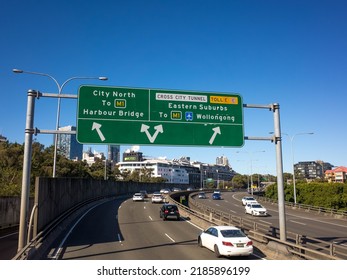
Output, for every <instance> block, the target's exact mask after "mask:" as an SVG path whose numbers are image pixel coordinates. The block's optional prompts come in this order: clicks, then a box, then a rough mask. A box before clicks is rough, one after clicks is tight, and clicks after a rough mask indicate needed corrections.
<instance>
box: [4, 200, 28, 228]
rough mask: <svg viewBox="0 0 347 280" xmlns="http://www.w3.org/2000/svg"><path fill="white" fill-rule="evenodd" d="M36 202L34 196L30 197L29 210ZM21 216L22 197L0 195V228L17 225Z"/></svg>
mask: <svg viewBox="0 0 347 280" xmlns="http://www.w3.org/2000/svg"><path fill="white" fill-rule="evenodd" d="M33 204H34V198H30V199H29V212H30V211H31V209H32V207H33ZM19 217H20V197H19V196H3V197H0V229H3V228H7V227H13V226H17V225H18V224H19Z"/></svg>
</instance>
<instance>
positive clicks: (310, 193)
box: [265, 181, 347, 210]
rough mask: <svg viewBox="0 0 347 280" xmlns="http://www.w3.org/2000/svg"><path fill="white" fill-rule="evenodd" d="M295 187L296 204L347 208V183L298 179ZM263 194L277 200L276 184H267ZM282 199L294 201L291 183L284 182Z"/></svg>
mask: <svg viewBox="0 0 347 280" xmlns="http://www.w3.org/2000/svg"><path fill="white" fill-rule="evenodd" d="M295 189H296V203H298V204H305V205H312V206H317V207H324V208H331V209H337V210H347V184H342V183H328V182H310V183H307V182H304V181H299V182H296V184H295ZM265 196H266V197H267V198H270V199H274V200H277V199H278V194H277V184H273V185H270V186H268V187H267V188H266V191H265ZM284 199H285V201H287V202H294V186H293V184H284Z"/></svg>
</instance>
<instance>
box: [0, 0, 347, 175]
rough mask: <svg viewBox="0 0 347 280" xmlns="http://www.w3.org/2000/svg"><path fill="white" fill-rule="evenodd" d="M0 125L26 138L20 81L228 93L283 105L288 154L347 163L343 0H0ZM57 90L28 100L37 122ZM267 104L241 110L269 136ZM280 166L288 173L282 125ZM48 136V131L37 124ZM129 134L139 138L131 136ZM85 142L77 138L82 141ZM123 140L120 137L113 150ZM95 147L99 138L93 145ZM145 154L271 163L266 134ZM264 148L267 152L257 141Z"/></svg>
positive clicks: (48, 122) (69, 110) (74, 88)
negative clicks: (235, 144)
mask: <svg viewBox="0 0 347 280" xmlns="http://www.w3.org/2000/svg"><path fill="white" fill-rule="evenodd" d="M0 4H1V8H0V30H1V32H0V34H1V52H0V55H1V60H0V84H1V91H0V96H1V105H2V106H1V107H0V110H1V111H0V112H1V121H0V133H1V134H3V135H4V136H6V137H7V138H8V140H9V141H10V142H19V143H23V142H24V127H25V115H26V101H27V98H26V92H27V90H28V89H37V90H40V91H41V92H57V86H56V85H55V84H54V82H53V81H52V80H51V79H49V78H47V77H42V76H37V75H29V74H14V73H12V69H13V68H19V69H23V70H26V71H34V72H41V73H47V74H49V75H51V76H53V77H54V78H55V79H56V80H58V82H59V83H63V82H64V81H65V80H67V79H68V78H70V77H76V76H88V77H89V76H107V77H108V78H109V80H108V81H106V82H102V81H97V80H95V81H94V80H93V81H90V80H89V81H86V80H73V81H70V82H69V83H68V84H66V86H65V87H64V91H63V92H64V93H70V94H77V92H78V88H79V86H80V85H82V84H94V85H105V86H125V87H145V88H164V89H175V90H193V91H212V92H236V93H238V94H240V95H241V96H242V98H243V102H244V103H246V104H262V105H263V104H272V103H279V104H280V116H281V129H282V132H283V133H286V134H288V135H290V136H294V135H296V134H298V133H306V132H313V133H314V134H313V135H297V136H295V138H294V141H293V146H294V158H295V162H298V161H310V160H323V161H326V162H330V163H331V164H333V165H336V166H341V165H344V166H347V156H346V155H347V151H346V144H345V143H346V139H347V130H346V127H345V121H346V115H347V113H346V104H347V102H346V101H347V91H346V90H347V78H346V77H347V75H346V74H347V18H346V14H347V2H346V1H343V0H341V1H339V0H326V1H325V0H324V1H323V0H322V1H320V0H311V1H309V0H300V1H297V0H291V1H276V0H273V1H272V0H264V1H255V0H253V1H252V0H239V1H237V0H229V1H220V0H211V1H210V0H206V1H203V0H201V1H198V0H184V1H183V0H182V1H181V0H177V1H164V0H162V1H159V0H157V1H155V0H147V1H134V0H133V1H132V0H129V1H88V4H86V2H85V1H72V0H69V1H65V0H61V1H54V2H53V1H30V0H29V1H27V0H26V1H24V0H19V1H3V0H1V1H0ZM61 105H62V107H61V119H60V124H61V125H62V126H65V125H75V124H76V108H77V101H76V100H63V101H62V104H61ZM56 108H57V100H56V99H50V98H42V99H39V100H37V101H36V110H35V124H34V126H35V127H37V128H39V129H54V128H55V119H56ZM273 130H274V125H273V114H272V112H270V111H268V110H260V109H247V108H246V109H245V110H244V132H245V135H246V136H266V137H267V136H269V132H271V131H273ZM283 137H284V138H283V167H284V171H285V172H291V163H292V158H291V149H290V141H289V138H288V137H286V135H284V136H283ZM36 139H37V141H39V142H41V143H42V144H44V145H45V146H49V145H51V144H52V142H53V136H52V135H43V134H40V135H37V136H36ZM134 145H136V143H134ZM88 147H89V146H88V145H86V146H85V149H87V148H88ZM129 147H130V146H122V151H124V150H125V149H128V148H129ZM93 149H97V150H99V151H104V150H105V146H104V145H100V146H96V147H95V146H93ZM140 150H141V151H142V152H143V153H144V155H148V156H153V157H158V156H166V157H167V158H169V159H172V158H177V157H180V156H190V157H191V159H193V160H199V161H202V162H206V163H215V159H216V157H217V156H222V155H224V156H227V157H228V158H229V161H230V164H231V166H232V167H233V168H234V169H235V170H236V171H238V172H241V173H249V172H250V166H251V164H250V159H251V158H252V169H253V172H259V173H271V174H275V173H276V158H275V145H274V144H272V143H271V142H269V141H246V142H245V145H244V146H243V147H242V148H222V147H221V148H206V147H196V148H195V147H166V146H141V149H140ZM259 151H265V152H261V153H260V152H259Z"/></svg>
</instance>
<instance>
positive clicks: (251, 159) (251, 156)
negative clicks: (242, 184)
mask: <svg viewBox="0 0 347 280" xmlns="http://www.w3.org/2000/svg"><path fill="white" fill-rule="evenodd" d="M245 152H246V153H248V154H249V156H250V161H251V194H252V195H253V163H252V162H253V154H254V153H265V151H255V152H249V151H245ZM236 153H240V151H237V152H236Z"/></svg>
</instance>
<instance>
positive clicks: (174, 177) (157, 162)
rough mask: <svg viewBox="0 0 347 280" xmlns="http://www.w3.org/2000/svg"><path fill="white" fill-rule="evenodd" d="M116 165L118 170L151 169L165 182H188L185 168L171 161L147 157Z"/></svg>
mask: <svg viewBox="0 0 347 280" xmlns="http://www.w3.org/2000/svg"><path fill="white" fill-rule="evenodd" d="M117 166H118V169H119V171H120V172H124V171H130V172H133V171H138V172H140V174H141V170H143V169H144V168H146V169H151V170H152V176H153V177H159V178H164V179H166V183H173V184H189V174H188V172H187V171H186V169H185V168H183V167H182V166H180V165H178V164H175V163H174V162H173V161H168V160H165V159H148V160H144V161H128V162H118V163H117Z"/></svg>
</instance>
